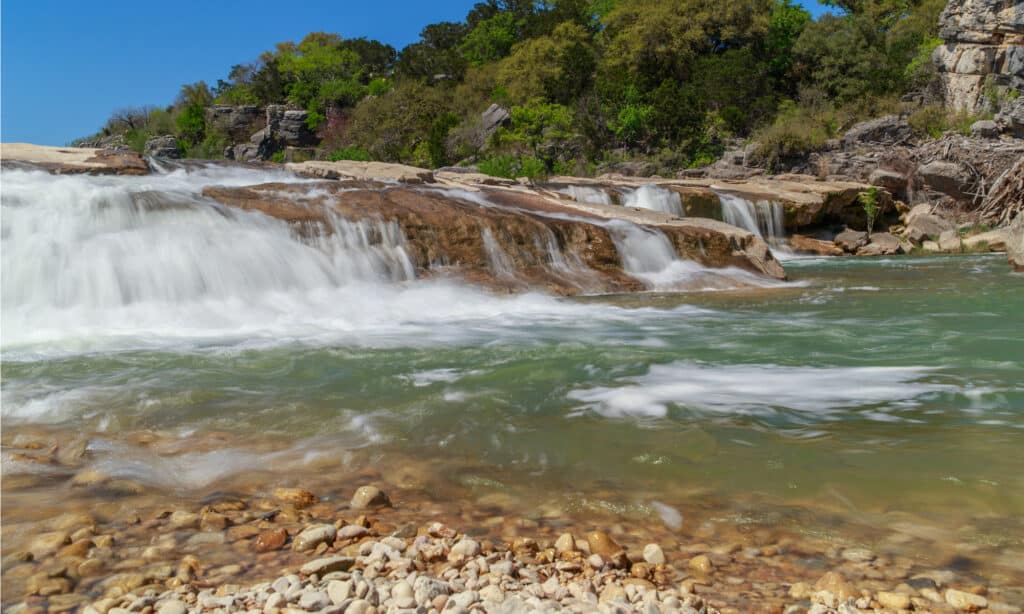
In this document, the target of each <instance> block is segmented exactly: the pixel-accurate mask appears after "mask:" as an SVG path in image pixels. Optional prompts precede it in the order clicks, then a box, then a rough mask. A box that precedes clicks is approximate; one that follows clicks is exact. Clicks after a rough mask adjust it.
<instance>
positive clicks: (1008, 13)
mask: <svg viewBox="0 0 1024 614" xmlns="http://www.w3.org/2000/svg"><path fill="white" fill-rule="evenodd" d="M939 36H941V37H942V39H943V41H945V42H944V43H943V44H942V45H940V46H939V47H938V48H936V49H935V52H934V53H933V55H932V59H933V60H934V62H935V65H936V67H937V69H938V71H939V73H940V78H941V83H942V90H943V95H944V97H945V100H946V104H947V106H949V107H951V108H954V109H966V110H967V111H970V112H979V111H983V110H986V109H987V107H988V106H989V105H990V101H989V100H988V99H987V97H986V95H985V93H986V92H985V90H986V88H987V87H988V86H990V85H991V86H995V87H998V88H999V89H1001V90H1002V91H1004V92H1006V91H1018V92H1024V2H1019V1H1018V0H950V2H949V4H948V5H946V8H945V10H944V11H943V12H942V15H941V17H940V18H939Z"/></svg>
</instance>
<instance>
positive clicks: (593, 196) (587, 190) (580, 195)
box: [559, 185, 612, 205]
mask: <svg viewBox="0 0 1024 614" xmlns="http://www.w3.org/2000/svg"><path fill="white" fill-rule="evenodd" d="M559 191H560V192H561V193H562V194H565V195H566V196H568V197H570V198H572V199H573V200H576V201H579V202H581V203H594V204H598V205H610V204H612V197H611V196H610V195H609V194H608V192H606V191H605V190H603V189H601V188H592V187H590V186H582V185H571V186H569V187H566V188H563V189H561V190H559Z"/></svg>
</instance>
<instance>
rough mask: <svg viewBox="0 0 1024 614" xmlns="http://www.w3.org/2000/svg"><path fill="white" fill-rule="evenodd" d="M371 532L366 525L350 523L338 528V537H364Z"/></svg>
mask: <svg viewBox="0 0 1024 614" xmlns="http://www.w3.org/2000/svg"><path fill="white" fill-rule="evenodd" d="M367 533H369V531H367V530H366V527H363V526H360V525H358V524H349V525H345V526H343V527H341V528H340V529H338V539H353V538H355V537H362V536H364V535H366V534H367Z"/></svg>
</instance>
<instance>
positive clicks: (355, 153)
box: [327, 145, 373, 162]
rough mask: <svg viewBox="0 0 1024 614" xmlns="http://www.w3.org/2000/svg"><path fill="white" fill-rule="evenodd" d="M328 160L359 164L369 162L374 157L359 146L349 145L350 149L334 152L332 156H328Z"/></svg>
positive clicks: (345, 148) (344, 148)
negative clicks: (352, 161)
mask: <svg viewBox="0 0 1024 614" xmlns="http://www.w3.org/2000/svg"><path fill="white" fill-rule="evenodd" d="M327 159H328V160H330V161H331V162H337V161H339V160H355V161H357V162H369V161H370V160H372V159H373V157H372V156H370V152H368V151H366V150H365V149H363V148H362V147H359V146H358V145H349V146H348V147H343V148H341V149H337V150H335V151H332V152H331V153H330V154H328V155H327Z"/></svg>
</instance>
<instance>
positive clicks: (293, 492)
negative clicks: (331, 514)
mask: <svg viewBox="0 0 1024 614" xmlns="http://www.w3.org/2000/svg"><path fill="white" fill-rule="evenodd" d="M274 499H276V500H277V501H278V502H279V503H284V504H286V505H291V506H292V507H294V508H295V509H304V508H307V507H310V506H312V505H316V504H317V502H319V499H318V498H317V496H316V495H314V494H313V493H311V492H309V491H308V490H306V489H304V488H275V489H274Z"/></svg>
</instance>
